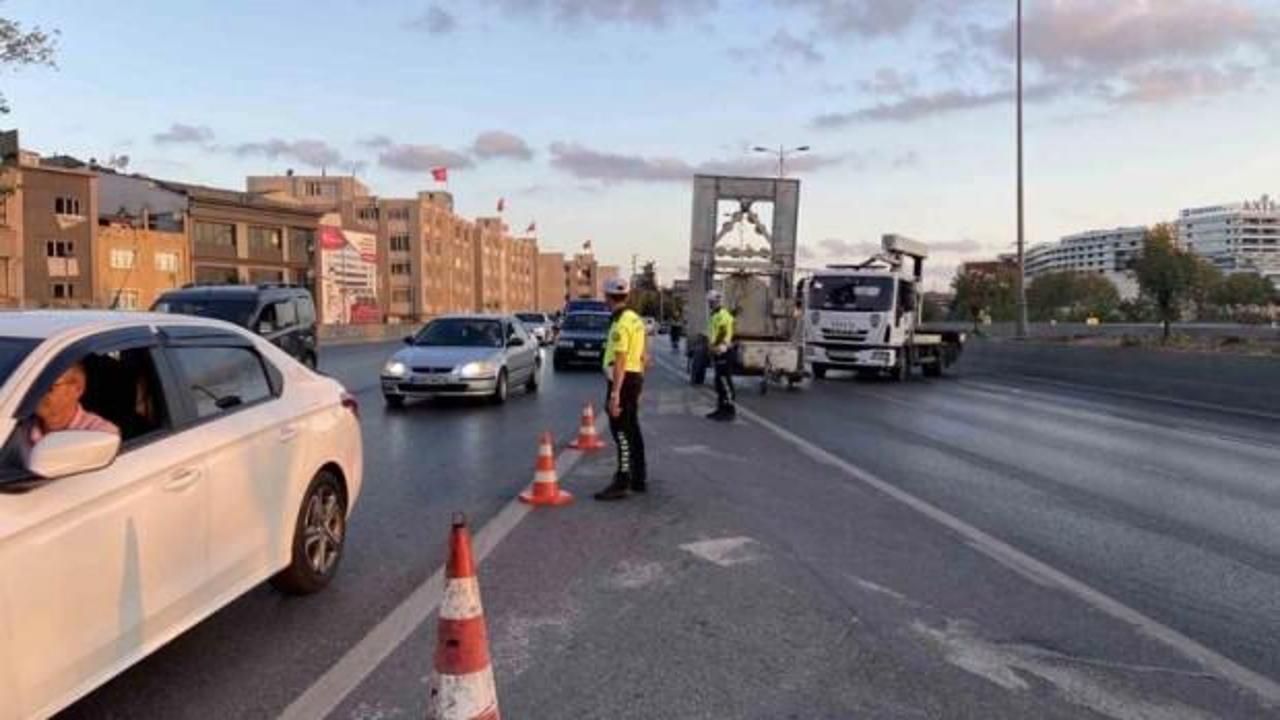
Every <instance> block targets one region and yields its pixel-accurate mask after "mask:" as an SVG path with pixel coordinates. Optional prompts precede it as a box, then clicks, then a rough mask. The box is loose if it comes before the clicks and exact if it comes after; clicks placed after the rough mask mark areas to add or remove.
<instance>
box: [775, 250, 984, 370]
mask: <svg viewBox="0 0 1280 720" xmlns="http://www.w3.org/2000/svg"><path fill="white" fill-rule="evenodd" d="M883 247H884V251H883V252H881V253H879V254H877V255H875V256H873V257H872V258H871V259H869V260H867V261H865V262H862V263H858V264H849V265H830V266H828V267H827V268H825V269H822V270H818V271H815V272H813V273H812V274H810V275H809V276H808V277H805V278H804V279H802V280H801V281H800V284H799V286H798V287H797V293H796V297H797V299H798V301H799V304H800V307H799V310H800V313H801V317H802V320H801V333H802V336H803V339H804V347H805V357H806V358H807V359H808V361H809V362H810V363H811V366H812V371H813V375H814V377H817V378H822V377H824V376H825V375H826V373H827V370H829V369H844V370H853V371H855V372H857V373H858V374H860V375H870V374H878V373H882V372H888V373H891V374H892V375H893V376H894V377H896V378H899V379H906V378H907V377H908V376H909V375H910V373H911V370H912V369H913V368H914V367H921V368H922V370H923V372H924V373H925V374H926V375H930V376H933V375H937V374H941V372H942V370H943V369H944V368H945V367H947V366H948V365H950V364H951V363H952V362H954V361H955V359H956V358H957V357H958V356H959V352H960V345H961V343H962V342H963V338H962V337H960V336H959V335H958V334H957V333H949V332H942V333H934V332H926V331H925V330H924V328H922V326H921V307H922V298H921V283H922V280H923V269H924V260H925V258H926V257H927V256H928V250H927V248H926V247H925V246H924V245H922V244H920V243H917V242H915V241H912V240H908V239H907V238H903V237H901V236H899V235H886V236H885V237H884V240H883Z"/></svg>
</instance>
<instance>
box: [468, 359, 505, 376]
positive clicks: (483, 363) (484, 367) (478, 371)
mask: <svg viewBox="0 0 1280 720" xmlns="http://www.w3.org/2000/svg"><path fill="white" fill-rule="evenodd" d="M497 374H498V366H497V365H496V364H495V363H493V362H490V361H488V360H478V361H476V362H469V363H467V364H466V365H463V366H462V367H460V368H458V375H460V376H462V377H464V378H488V377H493V376H494V375H497Z"/></svg>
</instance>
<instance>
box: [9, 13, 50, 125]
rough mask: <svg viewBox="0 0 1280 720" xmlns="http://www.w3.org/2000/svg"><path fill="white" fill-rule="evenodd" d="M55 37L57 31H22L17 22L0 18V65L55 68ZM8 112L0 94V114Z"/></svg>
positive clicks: (38, 29) (33, 29)
mask: <svg viewBox="0 0 1280 720" xmlns="http://www.w3.org/2000/svg"><path fill="white" fill-rule="evenodd" d="M57 36H58V31H57V30H52V31H50V32H45V31H44V30H41V29H40V28H38V27H35V28H32V29H31V30H30V31H24V30H23V29H22V25H21V24H20V23H18V22H17V21H14V20H10V19H8V18H0V65H2V66H18V67H22V66H24V65H43V66H45V67H56V66H55V65H54V62H53V57H54V52H55V51H56V50H57V42H56V40H55V38H57ZM8 112H9V103H8V102H7V101H6V100H5V97H4V95H3V94H0V113H8Z"/></svg>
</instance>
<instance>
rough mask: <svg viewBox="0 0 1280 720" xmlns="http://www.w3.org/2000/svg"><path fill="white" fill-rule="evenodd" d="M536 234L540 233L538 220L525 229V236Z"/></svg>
mask: <svg viewBox="0 0 1280 720" xmlns="http://www.w3.org/2000/svg"><path fill="white" fill-rule="evenodd" d="M536 232H538V222H537V221H536V220H535V221H533V222H531V223H529V227H527V228H525V229H524V234H525V235H532V234H534V233H536Z"/></svg>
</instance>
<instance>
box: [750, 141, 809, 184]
mask: <svg viewBox="0 0 1280 720" xmlns="http://www.w3.org/2000/svg"><path fill="white" fill-rule="evenodd" d="M751 150H752V151H753V152H758V153H767V154H769V155H777V156H778V177H780V178H784V177H786V176H787V156H788V155H792V154H795V153H802V152H809V146H808V145H801V146H799V147H793V148H791V149H787V148H786V147H785V146H783V145H779V146H778V149H777V150H774V149H773V148H767V147H763V146H761V145H757V146H755V147H753V148H751Z"/></svg>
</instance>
